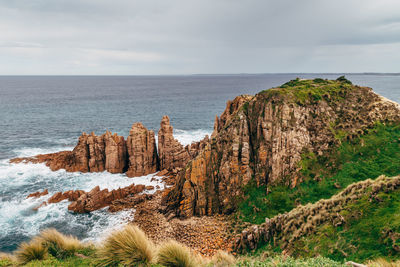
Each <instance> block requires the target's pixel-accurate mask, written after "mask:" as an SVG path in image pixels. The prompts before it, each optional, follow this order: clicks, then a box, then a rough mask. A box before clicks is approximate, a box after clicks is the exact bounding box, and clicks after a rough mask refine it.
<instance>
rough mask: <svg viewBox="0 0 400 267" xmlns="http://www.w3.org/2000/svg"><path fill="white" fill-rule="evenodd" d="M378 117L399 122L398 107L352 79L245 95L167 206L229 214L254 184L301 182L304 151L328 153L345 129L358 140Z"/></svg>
mask: <svg viewBox="0 0 400 267" xmlns="http://www.w3.org/2000/svg"><path fill="white" fill-rule="evenodd" d="M377 122H384V123H385V122H400V108H399V105H398V104H396V103H394V102H392V101H389V100H387V99H384V98H383V97H381V96H379V95H377V94H375V93H374V92H373V91H372V89H371V88H367V87H360V86H354V85H352V84H351V83H349V82H348V81H347V80H346V81H328V80H322V79H317V80H315V81H313V80H294V81H291V82H289V83H287V84H285V85H283V86H281V87H278V88H272V89H269V90H265V91H262V92H260V93H258V94H257V95H255V96H248V95H243V96H238V97H236V98H235V99H234V100H233V101H228V103H227V106H226V109H225V111H224V112H223V113H222V115H221V116H220V117H219V118H218V117H217V118H216V120H215V125H214V132H213V134H212V136H211V139H210V140H209V141H208V142H206V144H204V145H203V146H202V148H201V149H199V150H198V151H197V152H196V153H197V156H196V157H195V158H194V159H193V160H191V161H190V162H189V163H188V164H187V166H186V167H185V169H184V170H183V171H182V172H181V173H180V174H179V175H178V178H177V182H176V185H175V187H174V188H173V189H171V190H170V192H169V193H166V194H165V197H164V199H163V205H165V206H167V207H168V208H167V210H166V212H173V213H174V214H176V215H177V216H181V217H190V216H192V215H211V214H215V213H230V212H232V211H234V210H235V209H236V208H237V204H238V199H240V197H241V196H243V186H245V185H246V184H249V182H252V183H254V184H255V185H257V186H260V185H267V186H270V185H276V184H285V185H287V186H292V187H293V186H296V184H298V183H301V182H302V181H301V176H300V175H299V171H300V169H301V167H299V161H300V160H301V156H302V154H303V153H304V152H306V151H311V152H312V153H314V154H315V155H324V154H325V153H328V152H329V150H330V149H332V147H335V146H336V145H337V144H338V143H339V142H340V140H339V139H338V138H337V135H338V133H343V132H344V133H346V137H347V138H348V139H351V138H354V137H356V136H359V135H361V134H363V133H364V132H366V131H368V129H370V128H372V127H373V126H374V125H375V124H376V123H377ZM165 124H166V125H168V124H167V121H166V122H165ZM165 128H166V129H167V127H165ZM170 147H172V146H170Z"/></svg>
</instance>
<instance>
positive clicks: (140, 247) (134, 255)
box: [98, 225, 154, 266]
mask: <svg viewBox="0 0 400 267" xmlns="http://www.w3.org/2000/svg"><path fill="white" fill-rule="evenodd" d="M98 257H99V266H113V265H118V264H122V265H127V266H148V265H150V264H151V262H152V261H153V258H154V245H153V243H152V242H151V241H150V240H149V239H148V238H147V236H146V234H145V233H144V232H143V231H142V230H140V229H139V228H138V227H137V226H135V225H127V226H125V228H124V229H122V230H118V231H115V232H113V233H111V234H110V235H109V236H108V237H107V239H106V240H105V241H104V243H103V245H102V246H101V247H100V248H99V250H98Z"/></svg>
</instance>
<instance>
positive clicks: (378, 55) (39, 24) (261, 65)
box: [0, 0, 400, 74]
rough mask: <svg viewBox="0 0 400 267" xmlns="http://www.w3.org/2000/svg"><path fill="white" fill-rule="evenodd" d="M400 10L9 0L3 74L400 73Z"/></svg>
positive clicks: (4, 5) (313, 4) (385, 3)
mask: <svg viewBox="0 0 400 267" xmlns="http://www.w3.org/2000/svg"><path fill="white" fill-rule="evenodd" d="M399 10H400V3H399V2H398V1H396V0H391V1H390V0H381V1H375V0H347V1H346V0H339V1H327V0H281V1H273V0H264V1H263V0H246V1H239V0H218V1H216V0H203V1H194V0H186V1H183V0H182V1H178V0H171V1H163V0H148V1H138V0H114V1H109V0H74V1H71V0H69V1H67V0H14V1H7V0H0V58H1V61H0V74H189V73H237V72H329V71H339V72H341V71H352V72H361V71H383V72H388V71H391V72H395V71H398V67H397V62H398V60H399V55H398V53H396V52H395V51H396V49H400V15H399ZM385 51H386V52H385ZM391 51H394V52H393V53H392V54H390V52H391ZM398 51H400V50H398ZM357 62H358V63H357ZM361 63H362V64H361Z"/></svg>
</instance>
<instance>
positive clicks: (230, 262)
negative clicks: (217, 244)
mask: <svg viewBox="0 0 400 267" xmlns="http://www.w3.org/2000/svg"><path fill="white" fill-rule="evenodd" d="M211 264H212V266H214V267H230V266H235V265H236V259H235V257H234V256H233V255H232V254H229V253H228V252H226V251H222V250H219V251H218V252H217V253H216V254H215V255H214V256H213V257H212V259H211Z"/></svg>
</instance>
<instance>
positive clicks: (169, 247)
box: [157, 240, 199, 267]
mask: <svg viewBox="0 0 400 267" xmlns="http://www.w3.org/2000/svg"><path fill="white" fill-rule="evenodd" d="M157 263H158V264H161V265H162V266H166V267H196V266H199V263H198V261H197V260H196V258H195V256H194V255H193V254H192V253H191V251H190V250H189V249H188V248H187V247H185V246H183V245H181V244H179V243H178V242H176V241H173V240H171V241H168V242H166V243H164V244H162V245H161V247H160V248H159V250H158V256H157Z"/></svg>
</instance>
